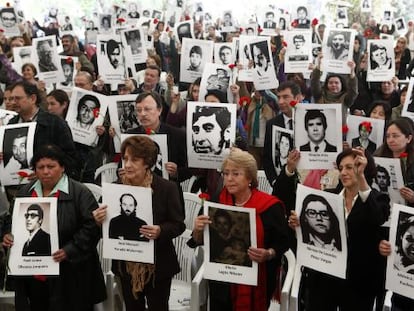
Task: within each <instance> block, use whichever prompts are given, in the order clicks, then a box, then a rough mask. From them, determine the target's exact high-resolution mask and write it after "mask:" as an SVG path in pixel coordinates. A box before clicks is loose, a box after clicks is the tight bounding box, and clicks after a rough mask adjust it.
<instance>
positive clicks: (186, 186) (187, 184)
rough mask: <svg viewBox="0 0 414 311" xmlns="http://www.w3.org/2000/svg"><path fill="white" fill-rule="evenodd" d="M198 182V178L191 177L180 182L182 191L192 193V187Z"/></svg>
mask: <svg viewBox="0 0 414 311" xmlns="http://www.w3.org/2000/svg"><path fill="white" fill-rule="evenodd" d="M196 180H197V177H195V176H191V177H190V178H188V179H186V180H184V181H182V182H180V186H181V190H182V191H183V192H191V187H192V186H193V184H194V182H195V181H196Z"/></svg>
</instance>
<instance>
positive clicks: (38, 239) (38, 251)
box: [22, 204, 51, 256]
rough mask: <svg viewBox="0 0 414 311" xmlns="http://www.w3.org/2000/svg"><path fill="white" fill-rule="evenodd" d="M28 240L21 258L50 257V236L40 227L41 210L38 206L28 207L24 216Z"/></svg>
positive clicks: (41, 219)
mask: <svg viewBox="0 0 414 311" xmlns="http://www.w3.org/2000/svg"><path fill="white" fill-rule="evenodd" d="M24 217H25V219H26V220H25V224H26V230H27V231H28V232H29V238H28V240H27V241H26V243H24V246H23V250H22V256H51V246H50V234H49V233H47V232H45V231H44V230H43V229H42V228H41V226H42V223H43V209H42V207H41V206H40V205H39V204H32V205H30V206H29V207H28V208H27V210H26V213H25V214H24Z"/></svg>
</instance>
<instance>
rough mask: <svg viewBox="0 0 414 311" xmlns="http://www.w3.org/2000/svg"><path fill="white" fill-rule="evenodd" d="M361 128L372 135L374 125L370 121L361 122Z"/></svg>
mask: <svg viewBox="0 0 414 311" xmlns="http://www.w3.org/2000/svg"><path fill="white" fill-rule="evenodd" d="M361 128H362V129H364V130H365V131H367V132H368V133H371V131H372V124H371V122H369V121H364V122H361Z"/></svg>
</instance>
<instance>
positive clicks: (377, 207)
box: [289, 147, 390, 311]
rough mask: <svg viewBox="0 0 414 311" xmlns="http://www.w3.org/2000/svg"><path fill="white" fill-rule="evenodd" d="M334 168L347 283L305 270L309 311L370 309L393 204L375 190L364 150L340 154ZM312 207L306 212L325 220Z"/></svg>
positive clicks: (378, 283) (294, 219)
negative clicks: (383, 228)
mask: <svg viewBox="0 0 414 311" xmlns="http://www.w3.org/2000/svg"><path fill="white" fill-rule="evenodd" d="M336 166H337V168H338V170H339V179H340V182H341V185H342V187H343V188H342V190H340V192H339V195H340V196H342V197H343V202H344V205H343V213H344V215H345V219H346V228H347V245H348V254H347V271H346V279H340V278H337V277H334V276H330V275H327V274H324V273H322V272H318V271H315V270H311V269H307V270H308V272H307V273H306V274H307V277H306V283H305V287H306V289H305V291H306V292H307V297H308V301H307V303H306V310H308V311H313V310H315V311H316V310H336V309H337V308H338V307H339V309H340V310H372V308H373V305H374V300H375V297H376V295H377V292H378V291H379V290H380V287H381V278H382V275H383V274H384V270H383V266H382V259H381V255H380V254H379V251H378V242H379V240H380V239H381V225H382V224H383V223H384V222H385V221H386V220H387V219H388V216H389V214H390V205H389V201H390V200H389V197H388V196H387V195H386V194H383V193H380V192H378V191H377V190H375V189H372V188H371V186H370V185H371V183H372V181H373V178H374V177H375V173H376V169H375V163H374V160H373V158H372V156H371V155H370V154H369V153H368V152H366V151H365V150H364V149H362V148H361V147H357V148H353V149H346V150H344V151H343V152H341V153H340V154H339V155H338V157H337V158H336ZM307 208H308V209H309V205H308V206H307ZM319 208H321V206H320V207H319ZM313 209H314V210H315V211H312V212H308V213H310V214H313V215H314V216H317V217H316V218H314V219H317V218H319V220H320V219H321V218H323V216H325V212H324V211H322V210H319V211H317V208H316V207H315V206H314V208H313ZM326 211H327V210H326ZM305 213H306V211H305ZM317 213H319V215H317ZM289 225H290V226H291V227H292V228H296V227H297V226H299V225H300V224H299V217H298V216H297V215H296V213H295V212H292V215H291V216H290V217H289Z"/></svg>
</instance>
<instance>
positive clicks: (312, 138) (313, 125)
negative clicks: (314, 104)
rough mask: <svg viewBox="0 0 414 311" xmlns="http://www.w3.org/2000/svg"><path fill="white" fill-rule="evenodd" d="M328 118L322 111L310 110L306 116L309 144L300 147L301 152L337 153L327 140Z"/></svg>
mask: <svg viewBox="0 0 414 311" xmlns="http://www.w3.org/2000/svg"><path fill="white" fill-rule="evenodd" d="M327 127H328V124H327V122H326V116H325V115H324V114H323V112H322V111H321V110H318V109H309V110H307V111H306V114H305V129H306V131H307V132H308V138H309V142H308V143H306V144H304V145H302V146H300V148H299V150H300V151H310V152H336V146H334V145H331V144H330V143H328V142H327V141H326V139H325V133H326V128H327Z"/></svg>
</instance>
